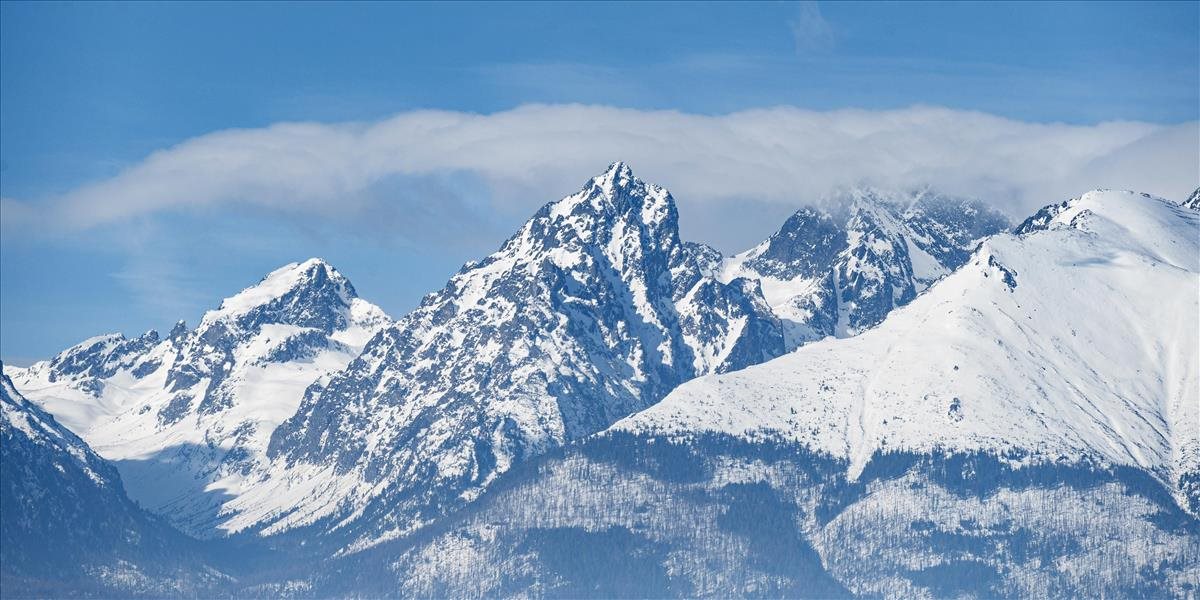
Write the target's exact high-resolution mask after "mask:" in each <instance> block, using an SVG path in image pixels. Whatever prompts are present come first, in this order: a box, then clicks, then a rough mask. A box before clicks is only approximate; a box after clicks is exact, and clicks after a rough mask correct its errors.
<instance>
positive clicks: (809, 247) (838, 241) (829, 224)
mask: <svg viewBox="0 0 1200 600" xmlns="http://www.w3.org/2000/svg"><path fill="white" fill-rule="evenodd" d="M1008 226H1009V223H1008V219H1007V218H1006V217H1005V216H1004V215H1003V214H1002V213H1000V212H999V211H997V210H995V209H992V208H991V207H989V206H988V205H986V204H985V203H983V202H981V201H979V200H975V199H968V198H958V197H954V196H948V195H944V194H939V193H937V192H935V191H933V190H930V189H919V190H914V191H890V190H881V189H878V188H873V187H856V188H847V189H843V190H839V191H837V192H835V193H833V194H831V195H829V196H827V197H826V198H824V199H822V200H821V201H820V202H818V203H817V204H816V206H811V207H805V208H801V209H800V210H798V211H796V213H795V214H793V215H792V216H791V217H790V218H789V219H788V220H787V221H786V222H785V223H784V224H783V226H782V227H781V228H780V229H779V230H778V231H777V232H776V233H775V234H773V235H772V236H771V237H770V238H769V239H767V240H766V241H764V242H763V243H761V244H759V245H757V246H755V247H754V248H751V249H750V250H747V251H746V252H743V253H741V254H738V255H736V256H733V257H731V258H729V259H727V260H725V261H724V263H723V266H722V268H721V269H720V273H721V278H722V280H724V281H730V280H732V279H733V278H734V277H748V278H751V279H758V280H760V281H761V283H762V289H763V292H764V294H765V296H766V299H767V302H768V303H769V304H770V306H771V308H772V310H773V311H774V313H775V314H776V316H778V317H779V318H780V319H781V321H782V322H783V324H784V328H785V331H786V335H787V343H788V346H789V347H796V346H799V345H802V344H805V343H808V342H811V341H814V340H818V339H821V338H823V337H826V336H830V335H833V336H839V337H846V336H851V335H856V334H858V333H859V332H862V331H864V330H866V329H869V328H871V327H873V326H875V325H876V324H878V323H879V322H880V321H882V320H883V318H884V317H885V316H887V314H888V313H889V312H890V311H891V310H893V309H895V308H896V307H897V306H902V305H904V304H907V303H908V302H911V301H912V300H913V299H914V298H916V296H917V294H919V293H920V292H922V291H923V290H925V289H926V288H928V287H929V286H930V285H931V284H932V283H933V282H934V281H936V280H938V279H940V278H941V277H944V276H945V275H947V274H948V273H950V272H952V271H954V270H955V269H957V268H959V267H961V266H962V265H963V264H965V263H966V262H967V260H968V258H969V257H970V253H971V250H972V249H973V248H974V247H975V245H976V244H977V243H978V242H979V240H980V239H982V238H984V237H987V236H989V235H992V234H995V233H998V232H1000V231H1003V230H1005V229H1007V228H1008Z"/></svg>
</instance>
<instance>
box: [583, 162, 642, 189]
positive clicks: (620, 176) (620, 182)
mask: <svg viewBox="0 0 1200 600" xmlns="http://www.w3.org/2000/svg"><path fill="white" fill-rule="evenodd" d="M636 180H637V178H636V177H634V175H633V169H631V168H629V165H627V164H625V162H623V161H619V160H618V161H617V162H614V163H612V164H611V165H608V168H607V169H605V170H604V172H603V173H601V174H599V175H597V176H595V177H593V178H592V183H594V184H595V185H597V186H600V187H601V188H605V189H611V188H613V187H621V188H624V187H628V186H629V185H630V184H632V183H633V182H634V181H636Z"/></svg>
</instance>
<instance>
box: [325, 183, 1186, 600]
mask: <svg viewBox="0 0 1200 600" xmlns="http://www.w3.org/2000/svg"><path fill="white" fill-rule="evenodd" d="M1198 319H1200V213H1198V212H1196V211H1194V210H1191V209H1188V208H1184V207H1181V206H1180V205H1178V204H1174V203H1172V202H1168V201H1166V200H1162V199H1158V198H1152V197H1147V196H1143V195H1140V194H1133V193H1129V192H1092V193H1088V194H1085V195H1084V196H1082V197H1081V198H1077V199H1074V200H1070V201H1067V202H1064V203H1061V204H1055V205H1051V206H1049V207H1047V208H1046V209H1044V210H1043V211H1041V212H1039V213H1038V214H1037V215H1035V216H1034V217H1032V218H1031V219H1029V220H1028V221H1026V222H1025V223H1024V224H1022V225H1021V226H1020V227H1019V228H1018V229H1017V232H1016V233H1013V234H1000V235H997V236H993V237H991V238H989V239H988V240H987V241H986V242H984V243H983V244H982V245H981V246H980V247H979V248H978V249H977V250H976V251H975V252H974V253H973V254H972V255H971V256H970V257H969V259H968V260H967V262H966V264H965V265H964V266H963V267H962V268H961V269H960V270H958V271H957V272H956V273H954V274H952V275H950V276H948V277H946V278H945V279H943V280H942V281H939V282H938V283H936V284H935V285H933V286H932V287H931V288H930V289H929V290H928V291H927V292H926V293H924V294H922V295H920V296H919V297H918V298H916V300H914V301H913V302H912V303H911V304H909V305H908V306H905V307H902V308H899V309H898V310H896V311H895V312H894V313H893V314H891V315H890V316H889V317H888V318H887V319H885V320H884V321H883V322H882V323H881V324H879V326H878V327H876V328H874V329H870V330H868V331H865V332H863V333H862V334H861V335H859V336H857V337H854V338H850V339H826V340H824V341H821V342H817V343H813V344H810V345H807V346H804V347H802V348H800V349H799V350H797V351H795V352H793V353H790V354H787V355H785V356H781V357H779V358H776V359H773V360H771V361H768V362H766V363H764V364H761V365H758V366H752V367H748V368H746V369H742V370H739V371H737V372H731V373H723V374H711V375H707V376H703V377H700V378H698V379H695V380H693V381H691V382H688V383H685V384H683V385H681V386H680V387H678V388H677V389H676V390H675V391H673V392H672V393H671V394H669V395H668V396H667V397H666V398H665V399H664V400H663V401H661V402H660V403H658V404H656V405H654V406H652V407H650V408H648V409H645V410H643V411H640V412H638V413H636V414H634V415H632V416H630V417H628V418H626V419H623V420H621V421H619V422H617V423H616V424H615V425H614V426H613V427H612V428H610V429H609V430H607V431H605V432H603V433H602V434H600V435H598V436H593V437H591V438H588V439H587V440H585V441H583V442H582V443H579V444H575V445H572V446H570V447H568V448H566V449H564V450H562V451H559V452H555V453H552V454H549V455H547V456H545V457H543V458H542V459H541V460H539V461H536V462H535V463H534V464H532V465H530V466H529V467H527V468H524V469H518V470H515V471H514V474H513V475H512V476H511V477H508V478H506V479H504V480H503V482H502V484H500V485H498V486H497V488H496V490H495V491H494V492H493V493H491V494H490V495H487V496H485V497H484V498H481V499H480V501H479V502H478V504H477V505H476V506H475V507H474V509H473V510H470V511H462V512H460V513H457V514H455V515H452V516H451V517H449V518H447V519H445V520H444V521H443V522H442V523H441V524H440V526H439V527H437V528H435V529H433V530H432V531H431V533H430V534H429V535H427V536H423V537H419V538H416V539H414V540H412V541H407V542H393V543H388V544H384V545H382V546H380V547H378V548H374V549H372V550H368V551H366V552H364V553H362V554H361V555H356V556H354V557H353V558H347V559H344V560H342V561H341V563H340V564H344V565H345V566H343V567H341V568H340V569H337V570H336V572H337V573H338V575H336V576H327V577H317V578H315V580H314V586H315V587H314V589H315V590H317V591H319V593H324V594H332V595H336V594H344V593H348V592H349V591H351V590H357V591H360V592H363V591H365V592H366V593H368V594H370V593H398V594H401V595H417V596H425V595H430V596H456V595H484V596H493V595H496V596H499V595H504V596H521V595H529V596H550V597H590V596H596V597H615V596H625V595H640V596H656V597H667V596H683V597H696V596H721V597H744V596H762V597H818V598H829V597H850V596H885V597H917V598H928V597H933V598H941V597H976V598H994V597H1189V595H1191V594H1194V592H1195V590H1197V589H1198V587H1200V520H1198V519H1197V518H1196V509H1197V508H1198V505H1197V499H1198V497H1200V495H1198V494H1197V487H1196V485H1195V482H1196V481H1197V479H1196V474H1197V472H1198V469H1197V467H1198V466H1200V464H1198V463H1200V461H1198V460H1197V457H1198V453H1197V448H1198V444H1200V431H1198V430H1197V427H1198V426H1197V422H1198V421H1200V415H1198V412H1200V410H1198V407H1200V397H1198V395H1200V385H1198V383H1200V381H1198V368H1200V366H1198V364H1197V356H1200V354H1198V352H1197V350H1198V348H1197V335H1196V332H1197V330H1198V327H1200V323H1198ZM351 562H353V565H354V568H353V569H352V570H351V569H349V568H348V566H349V564H350V563H351ZM335 564H338V563H336V562H335ZM348 573H353V575H352V576H348V575H347V574H348Z"/></svg>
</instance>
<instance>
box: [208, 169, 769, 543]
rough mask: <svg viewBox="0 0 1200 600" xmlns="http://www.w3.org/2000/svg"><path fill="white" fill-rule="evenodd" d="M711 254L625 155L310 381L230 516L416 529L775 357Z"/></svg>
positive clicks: (764, 320) (253, 521)
mask: <svg viewBox="0 0 1200 600" xmlns="http://www.w3.org/2000/svg"><path fill="white" fill-rule="evenodd" d="M714 256H715V252H714V251H712V250H711V249H708V248H706V247H703V246H700V245H695V244H684V243H682V242H681V241H680V239H679V234H678V226H677V214H676V209H675V203H674V200H673V199H672V198H671V196H670V194H669V193H668V192H667V191H666V190H665V189H663V188H661V187H658V186H655V185H651V184H647V183H644V182H642V181H641V180H639V179H637V178H635V177H634V176H633V173H632V172H631V171H630V169H629V167H628V166H626V165H624V164H622V163H615V164H613V165H612V166H611V167H609V169H608V170H607V171H606V172H604V173H603V174H601V175H599V176H597V177H595V178H593V179H592V180H591V181H589V182H588V183H587V184H586V185H585V186H584V187H583V189H582V190H581V191H579V192H578V193H576V194H573V195H571V196H568V197H566V198H564V199H562V200H559V201H557V202H552V203H550V204H547V205H546V206H544V207H543V208H542V209H541V210H540V211H538V212H537V214H535V215H534V216H533V217H532V218H531V219H530V220H529V221H528V222H527V223H525V225H524V226H523V227H522V228H521V229H520V231H519V232H518V233H517V234H516V235H514V236H513V237H512V238H511V239H509V240H508V241H507V242H505V243H504V244H503V246H502V247H501V248H500V249H499V250H498V251H497V252H496V253H494V254H492V255H491V256H489V257H487V258H486V259H484V260H482V261H480V262H476V263H469V264H467V265H466V266H464V267H463V269H462V270H461V271H460V272H459V273H458V274H456V275H455V276H454V277H453V278H452V279H451V280H450V282H449V283H448V284H447V286H446V287H445V288H444V289H443V290H441V291H439V292H436V293H434V294H431V295H429V296H427V297H426V298H425V299H424V301H423V302H422V303H421V306H420V307H418V308H417V309H416V310H415V311H414V312H413V313H411V314H410V315H408V316H406V317H404V318H403V319H401V320H400V321H399V322H398V323H397V324H396V325H395V326H394V327H392V328H389V329H388V330H386V331H384V332H383V333H382V334H380V335H379V336H377V337H376V338H375V339H374V340H372V342H371V343H370V344H368V345H367V347H366V349H365V350H364V351H363V353H362V355H361V356H360V357H358V358H357V359H355V360H354V361H353V362H352V363H351V364H350V365H349V367H347V368H346V369H345V370H344V371H342V372H340V373H338V374H336V375H334V376H332V377H331V378H329V379H328V380H323V381H322V383H321V385H319V386H314V387H313V388H310V389H309V391H308V392H307V394H306V395H305V399H304V402H303V404H302V405H301V406H300V409H299V411H298V412H297V414H296V416H295V417H293V418H291V419H288V420H287V421H286V422H285V423H283V424H282V425H281V426H280V427H279V429H278V430H277V431H276V432H275V434H274V435H273V437H272V440H271V446H270V453H271V456H272V458H274V459H275V463H276V464H275V467H274V470H273V473H274V475H273V476H272V477H271V478H270V479H269V480H266V481H263V482H262V483H260V484H259V485H258V486H257V487H256V489H255V490H253V492H252V493H251V494H250V495H248V496H244V497H241V498H238V499H237V500H236V501H234V502H233V503H231V505H230V507H231V509H232V511H235V512H236V513H237V514H235V515H234V516H233V517H232V518H231V519H230V521H229V522H230V523H231V524H238V525H244V526H251V525H255V526H261V525H262V524H267V525H268V527H267V528H266V530H265V531H266V532H268V533H274V532H278V531H282V530H286V529H288V528H292V527H295V526H298V525H306V524H310V523H314V522H316V521H318V520H320V519H326V521H325V523H326V525H327V526H335V525H344V524H346V523H347V522H350V521H357V522H360V523H362V522H366V523H369V524H370V525H369V526H367V527H368V530H367V531H365V532H364V533H362V535H361V536H359V535H358V534H355V536H356V538H359V539H360V542H361V543H362V544H366V543H372V540H374V539H380V538H388V537H393V536H398V535H403V534H405V533H407V532H409V531H412V530H413V529H416V528H418V527H420V526H422V525H423V524H425V523H427V522H428V521H429V520H430V519H432V518H435V517H436V516H438V515H440V514H442V513H444V512H445V511H446V510H448V509H450V508H453V507H455V506H458V505H461V504H462V503H464V502H467V501H470V500H471V499H473V498H474V497H475V496H477V495H478V494H479V493H480V491H481V490H482V489H484V488H485V487H486V486H487V485H488V484H489V483H490V482H491V481H492V480H493V478H494V477H495V476H496V475H497V474H499V473H502V472H504V471H506V470H507V469H509V468H510V467H511V466H512V465H513V464H514V463H518V462H520V461H523V460H526V459H528V458H529V457H532V456H536V455H538V454H541V453H543V452H545V451H546V450H548V449H550V448H554V447H556V446H559V445H561V444H563V443H564V442H566V441H568V440H572V439H577V438H579V437H581V436H584V435H588V434H590V433H594V432H596V431H599V430H601V429H603V428H605V427H607V426H608V425H610V424H611V423H613V422H614V421H616V420H617V419H619V418H621V417H623V416H625V415H628V414H630V413H632V412H635V411H637V410H640V409H642V408H645V407H646V406H649V405H651V404H653V403H654V402H656V401H658V400H659V399H660V398H662V397H663V396H664V395H666V393H667V392H669V391H670V390H671V389H673V388H674V387H675V386H677V385H678V384H680V383H682V382H683V381H686V380H688V379H691V378H692V377H694V376H696V375H699V374H703V373H712V372H726V371H730V370H734V369H738V368H742V367H744V366H746V365H748V364H753V363H757V362H761V361H763V360H767V359H769V358H772V357H774V356H778V355H779V354H781V353H782V352H783V339H782V335H781V332H780V329H779V326H778V322H777V321H776V320H775V319H774V318H773V317H772V315H771V313H770V311H769V309H768V308H767V306H766V304H765V302H764V301H763V299H762V295H761V293H760V291H759V289H758V286H757V284H756V283H754V282H751V281H746V280H734V281H730V282H729V283H728V284H723V283H720V282H718V281H716V280H715V279H713V278H712V277H710V276H708V275H707V273H708V272H709V271H711V267H712V261H713V257H714ZM363 515H367V517H365V518H363ZM360 545H361V544H360Z"/></svg>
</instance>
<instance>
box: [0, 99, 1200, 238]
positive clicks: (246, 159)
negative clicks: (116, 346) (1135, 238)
mask: <svg viewBox="0 0 1200 600" xmlns="http://www.w3.org/2000/svg"><path fill="white" fill-rule="evenodd" d="M1198 139H1200V127H1198V124H1197V122H1189V123H1184V124H1178V125H1159V124H1149V123H1138V122H1106V123H1098V124H1094V125H1067V124H1042V123H1030V122H1023V121H1017V120H1012V119H1006V118H1001V117H997V116H992V115H988V114H984V113H979V112H971V111H960V110H951V109H944V108H936V107H921V106H918V107H912V108H905V109H898V110H885V111H871V110H836V111H827V112H818V111H810V110H802V109H798V108H792V107H777V108H768V109H757V110H747V111H741V112H736V113H730V114H724V115H703V114H688V113H682V112H676V111H646V110H633V109H621V108H612V107H606V106H585V105H527V106H522V107H519V108H515V109H513V110H508V111H504V112H498V113H493V114H486V115H481V114H471V113H461V112H448V111H433V110H422V111H410V112H403V113H400V114H397V115H395V116H393V117H391V118H388V119H385V120H382V121H378V122H366V123H332V124H326V123H314V122H307V123H304V122H302V123H279V124H275V125H272V126H269V127H264V128H259V129H238V130H225V131H218V132H214V133H211V134H207V135H203V136H200V137H196V138H193V139H190V140H186V141H184V142H182V143H180V144H178V145H176V146H173V147H170V148H166V149H163V150H160V151H158V152H155V153H153V154H151V155H150V156H148V157H147V158H145V159H144V160H143V161H141V162H140V163H137V164H134V165H132V166H129V167H128V168H126V169H125V170H123V171H122V172H120V173H119V174H118V175H116V176H114V177H112V178H109V179H106V180H102V181H97V182H94V183H91V184H88V185H85V186H82V187H79V188H77V189H74V190H72V191H70V192H68V193H66V194H64V195H61V196H58V197H54V198H42V199H26V198H22V199H11V198H10V199H5V200H4V204H5V207H4V213H5V215H6V218H5V221H8V222H9V223H8V224H9V225H17V224H24V223H28V222H29V221H31V220H35V221H38V222H39V224H46V223H52V224H54V226H56V227H62V228H66V229H68V230H81V229H88V228H93V227H97V226H103V225H108V224H115V223H120V222H122V221H125V220H129V219H132V218H136V217H142V216H146V215H152V214H155V213H162V212H167V211H179V210H189V209H220V208H224V207H226V206H231V207H232V206H237V207H251V208H254V209H259V210H266V211H268V212H270V211H280V212H283V213H287V214H289V215H297V214H298V215H304V216H311V217H317V218H320V217H325V216H331V215H339V214H345V213H347V212H350V213H355V212H360V213H363V214H370V213H371V212H372V210H373V209H374V208H378V207H379V205H380V204H385V205H386V203H387V202H388V199H387V197H388V195H387V194H386V193H381V192H380V191H381V189H382V190H388V189H391V188H394V187H395V186H396V185H397V183H396V182H397V179H398V178H399V180H400V181H403V180H404V178H408V177H412V178H421V177H427V176H437V177H445V176H455V175H456V174H461V175H465V176H470V177H473V178H478V179H479V180H480V181H482V182H484V183H485V185H486V188H487V189H488V193H489V194H490V196H491V197H490V198H489V199H488V202H491V203H493V204H494V205H495V206H496V207H497V208H499V209H501V210H513V211H517V212H521V211H527V210H531V209H532V208H534V207H536V206H539V205H540V204H542V203H544V202H546V201H549V200H552V199H555V198H557V197H559V196H561V195H563V194H566V193H569V192H571V191H573V190H574V189H576V188H577V187H578V185H579V184H580V183H581V182H582V181H583V180H584V179H586V178H587V177H588V176H591V175H592V174H594V173H596V172H598V171H599V170H600V169H602V168H603V167H604V166H605V165H606V164H608V163H610V162H612V161H613V160H617V159H621V160H625V161H627V162H629V163H630V164H631V165H632V166H633V167H634V169H635V171H636V172H637V173H638V174H639V175H640V176H642V177H644V178H646V179H648V180H650V181H654V182H656V183H660V184H662V185H665V186H667V187H668V188H669V189H671V190H672V192H673V193H674V194H675V196H676V198H677V199H678V200H679V201H680V203H681V205H684V206H687V207H691V208H694V209H696V210H698V211H700V212H704V211H705V210H708V211H709V212H714V213H715V212H721V211H722V210H724V211H726V212H727V211H728V210H729V209H730V207H731V206H736V205H738V204H742V203H765V204H766V205H785V206H795V205H801V204H806V203H809V202H812V201H814V200H817V199H819V198H820V197H821V196H823V195H825V194H827V193H829V192H830V191H832V190H834V189H836V188H839V187H844V186H848V185H856V184H870V185H877V186H882V187H913V186H921V185H932V186H934V187H936V188H938V189H941V190H944V191H947V192H951V193H959V194H966V195H971V196H976V197H980V198H982V199H984V200H987V201H990V202H992V203H994V204H996V205H997V206H999V207H1000V208H1002V209H1005V210H1007V211H1009V212H1010V213H1013V214H1014V216H1019V215H1021V214H1023V213H1025V212H1028V211H1029V210H1031V209H1032V208H1034V207H1037V206H1040V205H1043V204H1046V203H1048V202H1051V201H1055V200H1059V199H1062V198H1064V197H1067V196H1072V195H1078V194H1080V193H1082V192H1084V191H1087V190H1089V189H1092V188H1097V187H1113V188H1125V189H1135V190H1139V191H1146V192H1150V193H1154V194H1159V195H1163V196H1168V197H1180V196H1183V195H1185V194H1187V193H1188V192H1189V191H1190V190H1192V189H1194V188H1195V187H1196V185H1197V184H1198V183H1200V181H1198V179H1200V173H1198V172H1197V171H1198V167H1197V165H1198V164H1200V142H1198ZM470 187H472V186H468V188H470ZM431 202H445V200H444V199H443V200H431ZM435 210H436V209H435ZM458 210H461V207H459V209H458ZM685 210H688V209H685ZM719 225H720V223H719V220H712V222H711V223H710V224H701V226H700V227H699V228H698V229H699V231H697V232H696V233H698V234H700V238H701V239H703V237H704V231H703V229H705V228H707V227H718V226H719Z"/></svg>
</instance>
